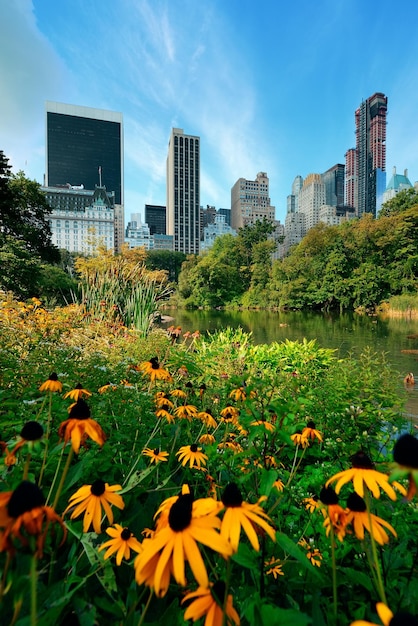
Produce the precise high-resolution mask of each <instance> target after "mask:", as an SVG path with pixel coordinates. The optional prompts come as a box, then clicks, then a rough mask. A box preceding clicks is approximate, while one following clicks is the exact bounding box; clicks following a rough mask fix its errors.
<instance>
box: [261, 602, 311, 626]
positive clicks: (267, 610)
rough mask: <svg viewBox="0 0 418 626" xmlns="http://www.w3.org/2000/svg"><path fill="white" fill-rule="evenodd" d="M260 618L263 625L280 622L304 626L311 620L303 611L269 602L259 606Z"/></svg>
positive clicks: (287, 625) (268, 625)
mask: <svg viewBox="0 0 418 626" xmlns="http://www.w3.org/2000/svg"><path fill="white" fill-rule="evenodd" d="M261 619H262V624H263V626H264V625H265V626H271V624H280V626H306V624H310V623H311V622H312V620H311V618H310V617H309V616H308V615H305V613H300V612H299V611H295V610H293V609H280V608H278V607H276V606H272V605H271V604H263V605H262V607H261Z"/></svg>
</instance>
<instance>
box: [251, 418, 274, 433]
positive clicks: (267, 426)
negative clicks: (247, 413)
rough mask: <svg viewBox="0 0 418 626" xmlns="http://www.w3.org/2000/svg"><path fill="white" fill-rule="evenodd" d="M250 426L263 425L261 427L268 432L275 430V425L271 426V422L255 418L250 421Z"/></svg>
mask: <svg viewBox="0 0 418 626" xmlns="http://www.w3.org/2000/svg"><path fill="white" fill-rule="evenodd" d="M250 426H263V428H265V429H266V430H268V431H269V432H270V433H273V432H274V431H275V427H274V426H273V424H271V423H270V422H267V420H255V421H254V422H251V423H250Z"/></svg>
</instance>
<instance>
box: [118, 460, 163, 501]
mask: <svg viewBox="0 0 418 626" xmlns="http://www.w3.org/2000/svg"><path fill="white" fill-rule="evenodd" d="M154 470H155V467H151V466H150V467H147V468H146V469H144V470H142V471H140V472H134V473H133V474H132V475H131V476H130V477H129V480H128V482H127V483H126V485H125V486H124V488H123V489H122V491H118V493H119V494H122V493H127V492H128V491H131V489H134V488H135V487H137V486H138V485H140V484H141V483H142V481H143V480H144V479H145V478H147V476H149V475H150V474H151V473H152V472H153V471H154Z"/></svg>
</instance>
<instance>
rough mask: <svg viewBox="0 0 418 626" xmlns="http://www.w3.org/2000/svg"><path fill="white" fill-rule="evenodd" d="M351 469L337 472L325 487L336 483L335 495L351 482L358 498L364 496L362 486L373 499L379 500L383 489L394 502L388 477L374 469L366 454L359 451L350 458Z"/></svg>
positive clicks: (394, 496) (393, 492)
mask: <svg viewBox="0 0 418 626" xmlns="http://www.w3.org/2000/svg"><path fill="white" fill-rule="evenodd" d="M351 460H352V468H351V469H348V470H344V471H343V472H338V474H335V475H334V476H332V477H331V478H330V479H329V480H327V482H326V486H328V485H329V484H330V483H332V482H334V481H337V484H336V485H335V491H336V493H340V490H341V487H342V486H343V485H345V484H346V483H348V482H350V481H353V486H354V490H355V491H356V492H357V493H358V494H359V496H361V497H363V496H364V485H366V487H368V488H369V489H370V491H371V492H372V494H373V495H374V497H375V498H380V489H379V487H380V488H381V489H383V491H385V492H386V493H387V495H388V496H389V498H390V499H391V500H396V492H395V490H394V489H393V487H392V486H391V485H390V484H389V476H387V475H386V474H382V473H381V472H378V471H377V470H375V469H374V464H373V463H372V461H371V460H370V459H369V457H368V456H367V454H365V453H364V452H362V451H360V452H357V453H356V454H355V455H354V456H353V457H352V459H351Z"/></svg>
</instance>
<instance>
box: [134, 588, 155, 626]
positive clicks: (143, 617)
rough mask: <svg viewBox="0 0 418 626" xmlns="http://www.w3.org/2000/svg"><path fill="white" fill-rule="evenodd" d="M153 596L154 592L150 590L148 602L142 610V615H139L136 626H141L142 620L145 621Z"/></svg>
mask: <svg viewBox="0 0 418 626" xmlns="http://www.w3.org/2000/svg"><path fill="white" fill-rule="evenodd" d="M153 595H154V590H153V589H150V592H149V596H148V600H147V603H146V605H145V607H144V610H143V611H142V615H141V618H140V620H139V622H138V626H142V624H143V623H144V619H145V616H146V614H147V611H148V609H149V605H150V604H151V598H152V596H153Z"/></svg>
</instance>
